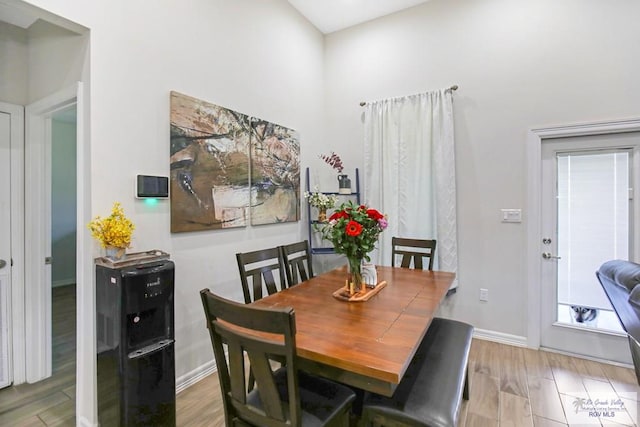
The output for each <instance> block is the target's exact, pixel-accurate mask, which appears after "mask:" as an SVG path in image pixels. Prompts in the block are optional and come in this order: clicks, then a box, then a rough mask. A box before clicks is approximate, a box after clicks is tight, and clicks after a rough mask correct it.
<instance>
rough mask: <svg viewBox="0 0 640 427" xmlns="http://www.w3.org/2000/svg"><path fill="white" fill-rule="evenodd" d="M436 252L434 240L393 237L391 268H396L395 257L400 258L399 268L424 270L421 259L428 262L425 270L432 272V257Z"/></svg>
mask: <svg viewBox="0 0 640 427" xmlns="http://www.w3.org/2000/svg"><path fill="white" fill-rule="evenodd" d="M435 252H436V241H435V240H424V239H405V238H403V237H393V238H392V239H391V266H392V267H395V266H396V257H397V256H402V259H401V261H400V267H404V268H411V261H413V268H415V269H417V270H424V264H423V260H422V259H423V258H427V259H428V260H429V263H428V267H427V270H433V257H434V255H435Z"/></svg>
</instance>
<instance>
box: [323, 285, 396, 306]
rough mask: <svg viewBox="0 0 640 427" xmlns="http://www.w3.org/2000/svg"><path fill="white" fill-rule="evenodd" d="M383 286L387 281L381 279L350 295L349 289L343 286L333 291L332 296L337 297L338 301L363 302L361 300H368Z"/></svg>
mask: <svg viewBox="0 0 640 427" xmlns="http://www.w3.org/2000/svg"><path fill="white" fill-rule="evenodd" d="M385 286H387V281H386V280H383V281H382V282H380V283H378V284H377V285H376V286H375V287H373V288H365V290H364V291H360V292H356V293H355V294H353V295H350V294H349V289H347V287H345V286H343V287H341V288H340V289H338V290H337V291H335V292H334V293H333V296H334V298H336V299H339V300H340V301H349V302H363V301H367V300H369V298H371V297H372V296H374V295H375V294H377V293H378V292H380V291H381V290H382V288H384V287H385Z"/></svg>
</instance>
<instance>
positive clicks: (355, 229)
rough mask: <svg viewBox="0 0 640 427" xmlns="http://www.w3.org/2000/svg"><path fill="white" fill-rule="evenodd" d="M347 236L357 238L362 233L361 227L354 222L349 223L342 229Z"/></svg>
mask: <svg viewBox="0 0 640 427" xmlns="http://www.w3.org/2000/svg"><path fill="white" fill-rule="evenodd" d="M344 231H345V233H347V236H359V235H360V233H362V225H360V223H359V222H356V221H353V220H351V221H349V222H348V223H347V226H346V227H345V229H344Z"/></svg>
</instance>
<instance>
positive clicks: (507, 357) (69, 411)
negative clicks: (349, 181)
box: [0, 287, 640, 427]
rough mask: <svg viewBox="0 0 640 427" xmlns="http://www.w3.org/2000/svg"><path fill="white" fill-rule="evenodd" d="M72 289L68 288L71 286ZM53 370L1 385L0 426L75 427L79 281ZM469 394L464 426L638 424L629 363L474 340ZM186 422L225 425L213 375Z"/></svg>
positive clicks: (63, 312)
mask: <svg viewBox="0 0 640 427" xmlns="http://www.w3.org/2000/svg"><path fill="white" fill-rule="evenodd" d="M65 288H66V289H65ZM55 292H56V295H55V297H54V301H55V302H56V303H55V304H54V310H53V316H54V317H53V320H54V323H53V336H54V350H53V356H54V365H53V366H54V375H53V376H52V377H51V378H49V379H47V380H45V381H41V382H39V383H38V384H24V385H20V386H17V387H8V388H5V389H2V390H0V426H11V427H36V426H37V427H42V426H75V410H74V408H75V403H74V400H75V326H76V325H75V287H63V288H56V291H55ZM469 372H470V378H471V399H470V400H469V401H468V402H465V403H464V404H463V407H462V411H461V416H460V426H461V427H463V426H466V427H476V426H514V427H520V426H523V427H525V426H541V427H555V426H563V425H571V426H585V425H586V426H593V425H600V424H602V425H612V426H619V425H629V426H638V421H637V419H638V415H637V414H638V399H640V387H638V385H637V382H636V378H635V375H634V372H633V371H632V370H631V369H626V368H620V367H616V366H612V365H606V364H601V363H596V362H592V361H588V360H583V359H578V358H573V357H568V356H564V355H560V354H555V353H549V352H544V351H534V350H529V349H525V348H520V347H512V346H508V345H504V344H497V343H493V342H489V341H483V340H474V341H473V345H472V347H471V358H470V363H469ZM614 396H616V397H620V398H621V403H623V404H624V408H625V409H624V410H619V409H618V408H620V405H618V406H616V407H615V408H616V410H615V411H611V413H612V414H614V417H613V418H611V417H609V419H605V418H604V417H602V418H601V420H602V421H601V422H600V419H598V418H597V417H591V418H589V417H588V416H587V415H585V414H586V413H584V412H582V411H579V412H578V413H576V410H575V406H574V405H575V402H576V398H581V397H583V398H587V397H591V398H592V399H593V400H595V399H598V398H599V399H600V400H602V399H603V398H605V397H606V398H607V399H608V400H613V397H614ZM176 404H177V425H178V426H180V427H189V426H193V427H201V426H223V425H224V414H223V411H222V404H221V400H220V389H219V386H218V378H217V375H216V374H215V373H214V374H213V375H210V376H208V377H207V378H205V379H203V380H202V381H200V382H199V383H197V384H195V385H193V386H191V387H189V388H188V389H186V390H184V391H183V392H181V393H180V394H179V395H178V397H177V402H176Z"/></svg>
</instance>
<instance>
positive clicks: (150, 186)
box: [136, 175, 169, 199]
mask: <svg viewBox="0 0 640 427" xmlns="http://www.w3.org/2000/svg"><path fill="white" fill-rule="evenodd" d="M136 197H137V198H138V199H146V198H155V199H167V198H169V177H166V176H153V175H138V179H137V180H136Z"/></svg>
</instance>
